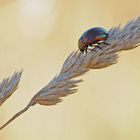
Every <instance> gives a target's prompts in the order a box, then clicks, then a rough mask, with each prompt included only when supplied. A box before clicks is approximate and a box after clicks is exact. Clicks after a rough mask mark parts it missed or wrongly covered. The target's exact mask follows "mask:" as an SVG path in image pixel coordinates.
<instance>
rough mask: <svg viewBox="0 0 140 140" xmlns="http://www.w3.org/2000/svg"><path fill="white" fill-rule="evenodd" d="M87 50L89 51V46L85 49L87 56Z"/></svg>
mask: <svg viewBox="0 0 140 140" xmlns="http://www.w3.org/2000/svg"><path fill="white" fill-rule="evenodd" d="M87 50H88V46H86V47H85V52H86V54H87Z"/></svg>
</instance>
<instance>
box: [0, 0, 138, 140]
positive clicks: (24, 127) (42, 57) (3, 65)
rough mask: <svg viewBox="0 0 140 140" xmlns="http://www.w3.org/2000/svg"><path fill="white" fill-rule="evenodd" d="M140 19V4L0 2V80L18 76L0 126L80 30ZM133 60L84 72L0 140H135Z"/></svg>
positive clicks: (131, 56)
mask: <svg viewBox="0 0 140 140" xmlns="http://www.w3.org/2000/svg"><path fill="white" fill-rule="evenodd" d="M139 14H140V1H139V0H129V1H128V0H123V1H122V0H117V1H116V0H82V1H81V0H0V81H1V80H2V79H3V78H4V77H7V76H9V75H12V73H13V72H14V71H15V70H20V69H22V68H23V69H24V73H23V75H22V79H21V82H20V86H19V89H18V90H17V91H16V93H15V94H14V95H13V96H12V97H11V98H10V99H9V100H8V101H6V102H5V103H4V105H2V107H1V108H0V124H3V123H4V122H5V121H7V120H8V119H9V118H10V117H11V116H12V115H14V114H15V113H16V112H17V111H19V110H21V109H22V108H23V107H24V106H26V104H27V103H28V102H29V100H30V99H31V98H32V96H34V95H35V93H36V92H37V91H38V90H40V89H41V88H42V87H43V86H45V85H46V84H47V83H48V82H49V81H50V80H51V79H52V78H53V77H54V76H55V75H56V74H57V73H58V72H59V71H60V69H61V66H62V64H63V62H64V60H65V59H66V58H67V56H68V55H69V54H70V53H71V52H72V51H73V50H75V49H77V40H78V39H79V37H80V35H81V34H82V33H83V32H84V31H85V30H87V29H88V28H91V27H94V26H101V27H104V28H106V29H107V30H109V29H110V28H111V27H112V26H117V25H119V24H122V26H123V25H124V24H125V23H126V22H127V21H129V20H131V19H132V18H135V17H137V16H140V15H139ZM139 54H140V48H136V49H134V50H131V51H126V52H123V53H121V54H120V56H121V57H120V58H119V63H117V64H116V65H113V66H111V67H108V68H106V69H101V70H92V71H90V72H89V73H88V74H86V75H85V76H83V77H82V79H84V80H85V81H84V82H83V83H81V84H80V86H79V91H78V92H77V93H75V94H73V95H71V96H68V97H66V98H64V102H62V103H60V104H59V105H56V106H50V107H47V106H40V105H36V106H33V107H31V108H30V109H29V110H28V111H27V112H26V113H25V114H23V115H22V116H21V117H19V118H18V119H17V120H15V121H14V122H12V123H11V124H10V125H9V126H7V127H6V128H5V129H3V130H2V131H1V132H0V140H38V139H43V140H93V139H94V140H132V139H134V140H140V133H139V130H140V72H139V71H140V61H138V60H140V55H139Z"/></svg>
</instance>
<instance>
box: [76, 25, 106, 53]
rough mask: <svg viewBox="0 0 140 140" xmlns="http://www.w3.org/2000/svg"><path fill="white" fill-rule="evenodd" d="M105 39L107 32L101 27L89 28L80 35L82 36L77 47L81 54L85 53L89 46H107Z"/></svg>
mask: <svg viewBox="0 0 140 140" xmlns="http://www.w3.org/2000/svg"><path fill="white" fill-rule="evenodd" d="M107 38H108V32H107V31H106V30H105V29H104V28H101V27H95V28H91V29H89V30H87V31H86V32H84V33H83V34H82V36H81V37H80V39H79V41H78V47H79V49H80V51H81V52H83V53H84V52H86V53H87V50H88V47H89V46H91V47H98V48H100V47H99V45H100V44H101V43H104V44H106V45H109V43H107V42H105V40H106V39H107ZM100 49H101V48H100Z"/></svg>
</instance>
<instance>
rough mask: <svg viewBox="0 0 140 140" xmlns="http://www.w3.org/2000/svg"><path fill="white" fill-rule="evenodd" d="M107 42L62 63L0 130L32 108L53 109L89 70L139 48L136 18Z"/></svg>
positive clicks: (139, 27) (117, 29) (139, 24)
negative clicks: (38, 105)
mask: <svg viewBox="0 0 140 140" xmlns="http://www.w3.org/2000/svg"><path fill="white" fill-rule="evenodd" d="M107 42H108V43H109V44H111V45H104V44H101V45H100V47H101V48H103V49H102V50H101V49H98V48H95V49H94V50H92V51H89V52H88V53H87V54H82V53H81V52H79V51H74V52H72V53H71V54H70V55H69V56H68V58H67V59H66V60H65V62H64V64H63V66H62V69H61V71H60V73H59V75H57V76H55V77H54V78H53V79H52V80H51V81H50V83H49V84H48V85H46V86H45V87H44V88H43V89H41V90H40V91H39V92H38V93H37V94H36V95H35V96H34V97H33V98H32V99H31V101H30V102H29V104H28V105H27V106H26V107H25V108H24V109H23V110H21V111H20V112H18V113H17V114H15V115H14V116H13V117H12V118H11V119H10V120H9V121H8V122H6V123H5V124H4V125H3V126H1V127H0V130H1V129H3V128H4V127H5V126H7V125H8V124H9V123H10V122H11V121H13V120H14V119H15V118H17V117H18V116H19V115H21V114H22V113H24V112H25V111H26V110H28V109H29V107H30V106H33V105H35V104H41V105H46V106H49V105H55V104H57V103H59V102H61V101H62V99H61V97H64V96H67V95H70V94H73V93H75V92H76V91H77V86H78V83H80V82H82V81H83V80H77V79H75V78H77V77H79V76H81V75H84V74H85V73H86V72H88V71H89V70H91V69H101V68H105V67H108V66H110V65H113V64H115V63H117V58H118V52H120V51H123V50H130V49H133V48H136V47H138V46H139V44H140V17H138V18H136V19H134V20H131V21H130V22H128V23H127V24H126V25H125V26H124V27H123V28H121V27H120V26H118V27H114V28H112V29H110V31H109V38H108V40H107Z"/></svg>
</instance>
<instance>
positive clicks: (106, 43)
mask: <svg viewBox="0 0 140 140" xmlns="http://www.w3.org/2000/svg"><path fill="white" fill-rule="evenodd" d="M103 44H105V45H111V44H109V43H108V42H103Z"/></svg>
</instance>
